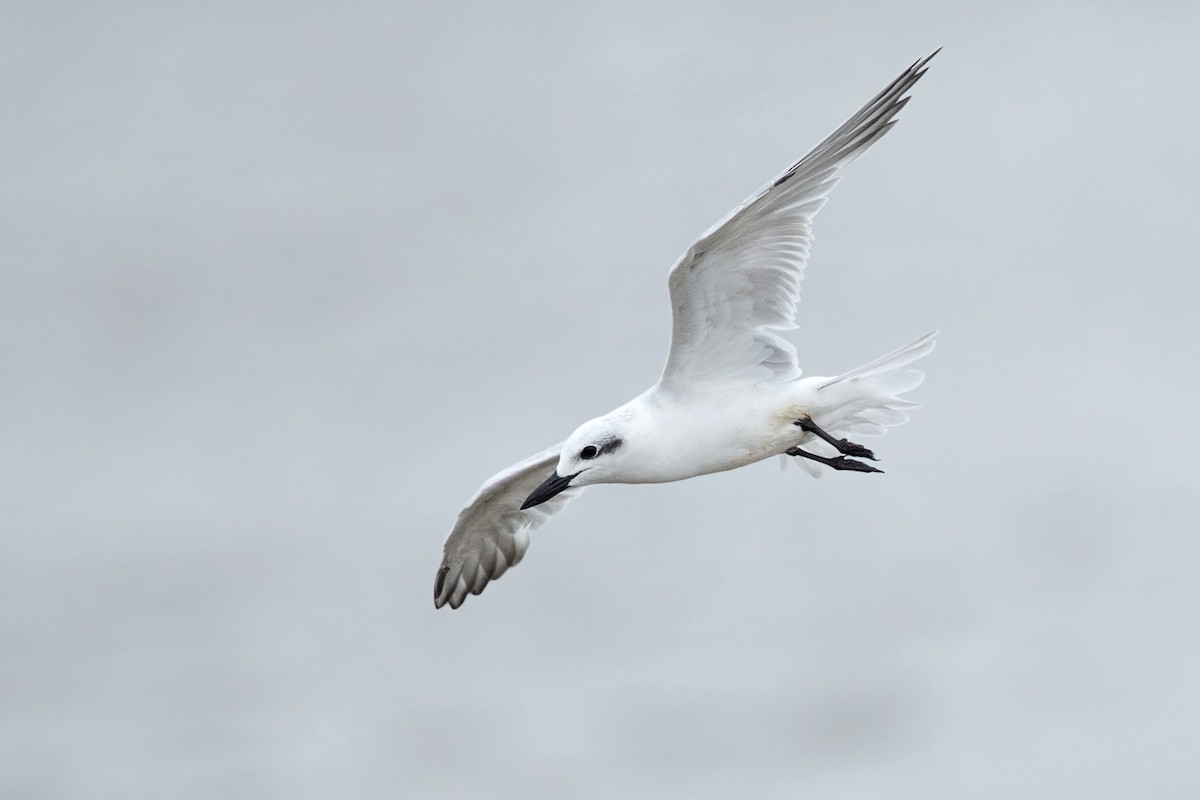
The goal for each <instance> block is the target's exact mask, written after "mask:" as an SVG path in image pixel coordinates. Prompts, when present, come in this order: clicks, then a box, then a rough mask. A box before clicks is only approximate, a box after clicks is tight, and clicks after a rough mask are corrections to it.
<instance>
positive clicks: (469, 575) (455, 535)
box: [433, 444, 583, 608]
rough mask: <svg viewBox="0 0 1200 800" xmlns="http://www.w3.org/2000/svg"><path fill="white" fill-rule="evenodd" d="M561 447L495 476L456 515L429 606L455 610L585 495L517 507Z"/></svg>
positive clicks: (573, 493) (559, 496)
mask: <svg viewBox="0 0 1200 800" xmlns="http://www.w3.org/2000/svg"><path fill="white" fill-rule="evenodd" d="M562 448H563V446H562V444H557V445H555V446H554V447H551V448H550V449H549V450H544V451H542V452H541V453H538V454H537V455H535V456H531V457H530V458H527V459H526V460H524V461H522V462H521V463H519V464H514V465H513V466H511V467H509V468H508V469H506V470H504V471H503V472H500V473H497V474H496V475H493V476H492V477H491V478H489V479H488V481H487V482H486V483H484V484H483V486H482V487H480V489H479V491H478V492H476V493H475V496H474V497H472V498H471V500H470V502H468V503H467V505H466V507H464V508H463V510H462V511H460V512H459V514H458V521H457V522H455V523H454V530H452V531H450V535H449V536H448V537H447V538H446V545H445V548H444V555H443V556H442V565H441V567H439V568H438V572H437V580H436V582H435V583H434V586H433V605H434V606H435V607H436V608H441V607H442V606H444V605H445V604H446V603H449V604H450V607H451V608H458V607H459V606H460V605H462V602H463V600H465V599H466V597H467V592H470V593H471V594H479V593H480V592H482V591H483V587H485V586H487V584H488V581H493V580H495V579H496V578H499V577H500V576H501V575H503V574H504V571H505V570H507V569H508V568H509V567H511V566H513V565H514V564H516V563H517V562H519V561H520V560H521V557H522V556H524V555H525V551H526V550H527V549H528V548H529V532H530V531H531V530H533V529H534V528H536V527H538V526H539V525H541V524H542V523H543V522H545V521H546V520H547V519H548V518H549V517H550V515H551V514H554V513H555V512H557V511H558V510H560V509H561V508H562V507H563V506H565V505H566V504H567V501H568V500H570V499H571V498H572V497H575V496H576V495H578V494H579V493H580V492H582V491H583V489H582V488H578V489H567V490H565V491H563V492H560V493H559V494H557V495H555V496H554V497H553V498H551V499H550V500H548V501H546V502H545V503H542V504H540V505H537V506H534V507H533V508H530V509H527V510H525V511H522V510H521V503H523V502H524V501H525V498H526V497H528V496H529V493H530V492H532V491H533V490H534V489H536V488H537V487H538V485H539V484H540V483H541V482H542V481H543V480H545V478H546V475H548V474H549V470H552V469H554V467H555V465H556V464H557V463H558V456H559V454H560V453H561V452H562Z"/></svg>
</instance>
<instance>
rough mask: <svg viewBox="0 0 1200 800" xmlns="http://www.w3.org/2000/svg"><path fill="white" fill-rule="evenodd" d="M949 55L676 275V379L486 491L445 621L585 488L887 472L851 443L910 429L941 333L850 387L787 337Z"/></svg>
mask: <svg viewBox="0 0 1200 800" xmlns="http://www.w3.org/2000/svg"><path fill="white" fill-rule="evenodd" d="M934 55H937V53H936V52H934V53H933V54H932V55H930V56H928V57H927V58H925V59H922V60H921V61H918V62H916V63H915V64H913V65H912V66H911V67H909V68H908V69H907V70H905V71H904V73H903V74H901V75H900V77H898V78H896V80H894V81H892V83H891V84H889V85H888V86H887V88H885V89H884V90H883V91H882V92H880V93H879V94H878V95H876V96H875V98H874V99H872V100H871V102H869V103H867V104H866V105H865V106H863V107H862V109H860V110H859V111H858V113H856V114H855V115H854V116H852V117H850V119H848V120H847V121H846V122H845V124H843V125H842V126H841V127H840V128H838V129H837V130H835V131H834V132H833V133H831V134H830V135H829V136H828V137H827V138H826V139H825V140H824V141H823V142H821V143H820V144H819V145H817V146H816V148H814V149H813V150H812V152H810V153H809V154H808V155H806V156H805V157H804V158H802V159H800V161H798V162H797V163H796V164H795V165H793V166H792V167H791V168H790V169H788V170H787V171H786V172H784V173H783V174H782V175H780V176H779V177H778V178H776V179H775V180H774V181H772V182H771V183H770V184H769V185H768V186H766V187H765V188H763V189H762V190H761V191H759V192H758V193H757V194H755V195H753V196H752V197H750V198H749V199H748V200H746V202H744V203H742V205H740V206H739V207H737V208H735V209H734V210H733V211H732V212H730V213H729V214H728V215H727V216H726V217H725V218H724V219H722V220H721V221H720V222H718V223H717V224H716V225H714V226H713V227H712V228H710V229H709V230H708V231H707V232H705V234H704V235H703V236H701V237H700V239H699V241H697V242H696V243H695V244H693V245H692V246H691V247H689V248H688V249H687V252H685V253H684V254H683V255H682V256H681V257H680V258H679V260H678V261H677V262H676V263H675V265H674V266H673V267H672V268H671V272H670V275H669V278H668V283H669V285H670V290H671V310H672V313H673V330H672V334H671V349H670V352H669V353H668V355H667V363H666V366H665V367H664V368H663V373H662V377H660V378H659V380H658V382H657V383H656V384H655V385H654V386H652V387H650V389H649V390H648V391H646V392H645V393H644V394H642V395H640V396H638V397H636V398H634V399H633V400H631V401H629V402H628V403H626V404H625V405H623V406H621V407H620V408H618V409H616V410H615V411H612V412H610V413H608V414H605V415H604V416H602V417H597V418H596V419H593V420H590V421H588V422H585V423H584V424H583V425H581V426H579V428H577V429H576V430H575V432H574V433H572V434H571V436H570V437H569V438H568V439H567V440H566V442H563V443H562V444H557V445H555V446H554V447H551V448H549V449H548V450H543V451H542V452H541V453H538V454H537V455H535V456H533V457H531V458H529V459H527V460H525V461H522V462H520V463H519V464H516V465H514V466H512V467H509V468H508V469H506V470H504V471H503V472H501V473H499V474H498V475H495V476H493V477H492V478H491V479H490V480H488V481H487V482H486V483H485V484H484V485H483V486H482V488H480V490H479V492H478V493H476V495H475V496H474V497H473V498H471V501H470V502H469V503H467V505H466V507H465V508H464V509H463V510H462V511H461V512H460V513H459V515H458V521H457V522H456V523H455V525H454V529H453V530H452V531H451V532H450V536H449V537H448V538H447V539H446V545H445V550H444V556H443V558H442V564H441V567H440V568H439V569H438V572H437V579H436V582H435V584H434V592H433V594H434V601H433V602H434V605H435V606H436V607H437V608H441V607H442V606H443V605H445V604H446V603H449V604H450V607H451V608H458V607H459V606H460V605H462V602H463V600H465V599H466V596H467V594H468V593H471V594H479V593H480V592H482V591H483V589H484V587H485V586H487V584H488V582H489V581H492V580H495V579H496V578H499V577H500V576H501V575H503V574H504V572H505V570H507V569H508V568H509V567H511V566H513V565H514V564H516V563H517V562H519V561H520V560H521V558H522V557H523V556H524V555H525V551H526V549H527V548H528V547H529V532H530V531H531V530H533V529H534V528H536V527H537V526H538V525H540V524H541V523H542V522H544V521H545V520H546V519H547V518H548V517H550V515H552V514H554V513H555V512H557V511H558V510H559V509H561V508H562V507H563V506H564V505H566V502H567V500H569V499H570V498H572V497H574V496H575V495H577V494H578V493H579V492H580V491H581V490H582V488H583V487H584V486H590V485H592V484H597V483H663V482H667V481H679V480H683V479H684V478H691V477H694V476H696V475H706V474H708V473H711V472H721V471H723V470H729V469H734V468H736V467H741V466H745V465H746V464H751V463H753V462H755V461H761V460H762V459H765V458H767V457H769V456H776V455H788V456H797V457H800V458H801V459H802V462H801V463H803V464H804V465H805V466H806V467H807V468H809V470H810V472H812V473H813V474H819V470H820V467H818V466H816V465H817V464H824V465H826V466H829V467H831V468H833V469H836V470H852V471H856V472H880V470H878V469H876V468H874V467H872V466H870V465H869V464H867V463H865V462H863V461H858V460H855V458H848V457H847V456H854V457H856V458H867V459H871V460H874V459H875V457H874V454H873V453H872V452H871V451H870V450H868V449H867V448H865V447H863V446H862V445H859V444H855V443H853V442H850V441H848V440H847V439H845V438H838V436H839V434H843V433H852V434H855V435H858V434H867V435H877V434H881V433H883V432H884V426H889V425H897V424H899V423H901V422H904V421H906V420H907V419H908V415H907V413H906V412H905V409H907V408H911V407H914V406H915V405H916V403H912V402H909V401H907V400H903V399H901V398H900V395H902V394H904V393H905V392H907V391H909V390H911V389H913V388H915V387H916V386H917V385H918V384H919V383H920V382H921V380H922V379H923V378H924V374H923V373H922V372H920V371H918V370H913V369H905V367H906V366H907V365H909V364H910V363H912V362H913V361H915V360H916V359H918V358H920V357H922V356H924V355H926V354H927V353H929V352H930V351H931V350H933V346H934V340H933V337H934V336H935V335H936V331H935V332H934V333H930V334H928V335H926V336H924V337H922V338H920V339H918V340H917V341H915V342H913V343H912V344H909V345H906V346H905V347H902V348H900V349H899V350H896V351H894V352H892V353H889V354H888V355H886V356H883V357H882V358H877V359H875V360H874V361H872V362H870V363H869V364H866V365H864V366H861V367H858V368H857V369H853V370H850V371H849V372H846V373H844V374H842V375H838V376H836V377H808V378H801V377H800V368H799V366H798V365H797V364H796V350H795V348H794V347H792V345H791V344H789V343H788V342H787V341H785V340H783V339H781V338H780V337H779V336H778V335H776V334H775V333H774V331H777V330H787V329H791V328H795V327H796V325H795V316H796V304H797V302H799V299H800V279H801V277H802V276H803V272H804V266H805V262H806V261H807V259H808V251H809V245H810V244H811V242H812V227H811V224H812V219H813V217H814V216H815V215H816V213H817V212H818V211H819V210H820V209H821V206H823V205H824V204H825V200H826V198H827V196H828V195H829V193H830V191H831V190H832V189H833V187H834V186H835V185H836V184H837V182H838V180H839V179H840V178H839V173H840V171H841V170H842V168H843V167H845V166H846V165H847V164H849V163H850V162H851V161H853V160H854V159H856V158H857V157H858V156H860V155H861V154H862V153H863V151H865V150H866V149H867V148H868V147H870V146H871V145H872V144H874V143H875V142H876V141H878V140H879V138H880V137H881V136H883V135H884V134H885V133H887V132H888V130H889V129H890V128H891V127H892V125H894V124H895V121H894V119H893V118H894V117H895V116H896V114H897V113H898V112H899V111H900V109H902V108H903V107H904V106H905V104H906V103H907V102H908V97H907V96H905V92H907V91H908V90H909V89H910V88H911V87H912V86H913V84H915V83H916V82H917V81H918V80H919V79H920V78H921V76H922V75H924V74H925V65H926V64H927V63H928V62H929V59H931V58H933V56H934ZM802 447H807V448H808V449H801V448H802ZM834 451H836V452H834ZM547 476H548V477H547Z"/></svg>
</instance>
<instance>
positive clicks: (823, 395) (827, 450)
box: [795, 331, 937, 476]
mask: <svg viewBox="0 0 1200 800" xmlns="http://www.w3.org/2000/svg"><path fill="white" fill-rule="evenodd" d="M936 336H937V331H934V332H933V333H929V334H926V335H925V336H922V337H921V338H920V339H917V340H916V341H915V342H913V343H912V344H907V345H905V346H904V347H901V348H900V349H899V350H894V351H893V352H891V353H888V354H887V355H886V356H881V357H880V358H877V359H875V360H874V361H872V362H870V363H869V364H863V365H862V366H861V367H857V368H855V369H852V370H850V371H849V372H847V373H845V374H843V375H839V376H837V377H836V378H828V379H825V380H824V382H823V383H821V384H819V385H818V386H817V404H816V406H815V407H814V408H813V410H812V411H811V412H810V413H811V415H812V418H813V421H814V422H816V423H817V424H818V425H820V426H821V427H822V428H824V429H825V430H826V431H828V432H829V433H831V434H833V435H835V436H839V437H841V436H850V435H853V436H879V435H881V434H883V433H885V432H886V429H887V428H889V427H891V426H893V425H899V424H901V423H903V422H907V421H908V409H910V408H916V407H917V405H918V404H917V403H914V402H912V401H911V400H905V399H903V398H901V397H900V395H902V394H904V393H905V392H910V391H912V390H913V389H915V388H917V387H918V386H920V385H921V381H923V380H925V373H924V372H922V371H921V370H919V369H906V367H908V365H909V364H912V363H913V362H914V361H916V360H917V359H918V358H921V357H922V356H926V355H928V354H929V353H930V352H931V351H932V350H933V347H934V345H935V344H936V342H935V341H934V337H936ZM804 448H805V449H806V450H810V451H813V452H816V453H817V454H818V455H836V453H835V452H834V451H833V448H831V447H829V446H827V445H826V444H825V443H824V442H822V441H820V440H819V439H814V440H813V441H811V442H806V443H805V444H804ZM795 460H796V461H799V462H800V463H801V464H802V465H803V466H804V468H805V469H807V470H808V471H809V472H810V473H812V474H813V475H814V476H819V475H820V474H821V472H820V466H819V465H818V464H816V463H814V462H812V461H810V460H808V459H806V458H798V459H795Z"/></svg>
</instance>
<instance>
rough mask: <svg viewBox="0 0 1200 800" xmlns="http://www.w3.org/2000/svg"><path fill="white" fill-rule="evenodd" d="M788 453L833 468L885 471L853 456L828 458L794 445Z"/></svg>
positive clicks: (857, 470)
mask: <svg viewBox="0 0 1200 800" xmlns="http://www.w3.org/2000/svg"><path fill="white" fill-rule="evenodd" d="M787 454H788V455H789V456H802V457H804V458H811V459H812V460H813V461H816V462H817V463H819V464H824V465H825V466H827V467H831V468H832V469H838V470H850V471H851V472H883V470H881V469H876V468H875V467H872V466H871V465H870V464H864V463H863V462H862V461H855V460H854V459H853V458H846V457H845V456H837V457H836V458H826V457H825V456H819V455H817V454H816V453H810V452H808V451H807V450H801V449H800V448H799V447H793V448H792V449H791V450H788V451H787Z"/></svg>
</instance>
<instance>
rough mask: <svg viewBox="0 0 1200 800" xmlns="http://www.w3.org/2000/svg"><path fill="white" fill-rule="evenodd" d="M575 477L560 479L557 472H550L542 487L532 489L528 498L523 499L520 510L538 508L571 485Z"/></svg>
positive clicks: (569, 476)
mask: <svg viewBox="0 0 1200 800" xmlns="http://www.w3.org/2000/svg"><path fill="white" fill-rule="evenodd" d="M578 474H579V473H578V472H576V473H575V475H578ZM575 475H568V476H567V477H565V478H560V477H559V476H558V471H557V470H556V471H554V472H551V473H550V477H549V478H546V480H544V481H542V485H541V486H539V487H537V488H536V489H534V490H533V491H532V492H531V493H530V494H529V497H526V498H525V502H524V503H522V504H521V510H522V511H524V510H525V509H527V508H533V507H534V506H539V505H541V504H542V503H544V502H546V501H547V500H549V499H550V498H551V497H554V495H556V494H558V493H559V492H561V491H563V490H564V489H566V488H567V487H568V486H570V485H571V481H572V480H574V479H575Z"/></svg>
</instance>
